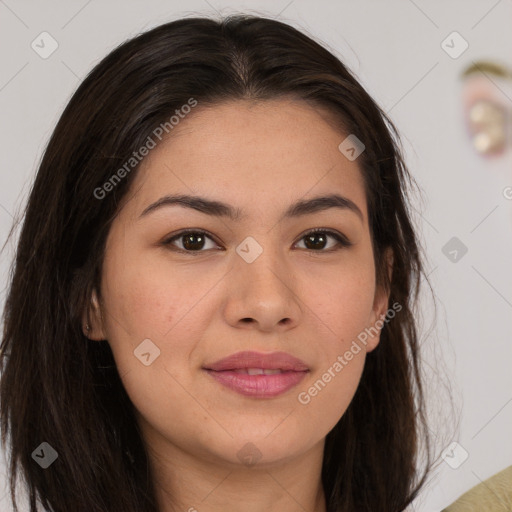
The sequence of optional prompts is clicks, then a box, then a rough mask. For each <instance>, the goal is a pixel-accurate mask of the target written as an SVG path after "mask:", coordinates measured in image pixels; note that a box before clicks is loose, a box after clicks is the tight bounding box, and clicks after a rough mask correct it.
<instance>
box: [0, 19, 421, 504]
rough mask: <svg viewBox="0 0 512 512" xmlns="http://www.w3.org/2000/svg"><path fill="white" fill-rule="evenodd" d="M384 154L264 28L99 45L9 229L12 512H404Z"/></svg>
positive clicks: (399, 214) (404, 441) (400, 303)
mask: <svg viewBox="0 0 512 512" xmlns="http://www.w3.org/2000/svg"><path fill="white" fill-rule="evenodd" d="M398 144H399V138H398V134H397V132H396V129H395V127H394V126H393V124H392V123H391V121H390V120H389V119H388V118H387V117H386V115H385V113H384V112H383V111H382V110H381V109H380V108H379V107H378V106H377V105H376V104H375V102H374V101H373V100H372V99H371V97H370V96H369V95H368V94H367V93H366V91H365V90H364V89H363V87H362V86H361V85H360V84H359V83H358V82H357V80H356V79H355V78H354V77H353V76H352V74H351V73H350V72H349V71H348V69H347V68H346V67H345V66H344V65H343V64H342V63H341V62H340V61H339V60H338V59H337V58H336V57H335V56H333V55H332V54H331V53H329V52H328V51H327V50H326V49H324V48H323V47H322V46H320V45H319V44H318V43H316V42H314V41H313V40H312V39H310V38H309V37H307V36H306V35H304V34H302V33H300V32H299V31H297V30H296V29H294V28H292V27H290V26H288V25H286V24H284V23H281V22H278V21H275V20H272V19H265V18H259V17H253V16H242V15H241V16H232V17H229V18H227V19H224V20H222V21H221V22H217V21H213V20H210V19H203V18H194V19H183V20H178V21H174V22H171V23H167V24H165V25H161V26H159V27H157V28H155V29H153V30H151V31H149V32H147V33H143V34H141V35H139V36H137V37H135V38H133V39H131V40H129V41H127V42H125V43H124V44H122V45H121V46H119V47H118V48H116V49H115V50H114V51H112V52H111V53H110V54H109V55H107V57H105V58H104V59H103V60H102V61H101V62H100V63H99V64H98V65H97V66H96V67H95V68H94V69H93V70H92V71H91V73H90V74H89V75H88V76H87V78H86V79H85V80H84V82H83V83H82V84H81V85H80V87H79V88H78V90H77V91H76V93H75V94H74V95H73V97H72V98H71V100H70V102H69V104H68V105H67V107H66V109H65V111H64V113H63V114H62V116H61V118H60V120H59V122H58V124H57V126H56V128H55V131H54V133H53V135H52V137H51V140H50V142H49V144H48V146H47V148H46V151H45V154H44V157H43V159H42V162H41V165H40V168H39V171H38V173H37V177H36V180H35V183H34V187H33V189H32V192H31V195H30V198H29V201H28V205H27V209H26V212H25V220H24V225H23V229H22V232H21V235H20V239H19V245H18V250H17V255H16V261H15V266H14V268H13V273H12V281H11V282H10V288H9V293H8V297H7V300H6V307H5V330H4V335H3V340H2V344H1V349H2V368H3V373H2V381H1V389H0V399H1V418H2V430H3V442H4V444H5V443H6V436H7V433H10V441H11V447H10V450H11V452H10V454H11V458H12V460H11V465H10V476H11V493H12V494H13V493H14V486H15V478H14V475H15V473H16V468H17V466H20V467H21V471H22V473H23V475H24V477H25V478H26V481H27V484H28V490H29V493H30V494H29V496H30V507H31V508H30V510H31V512H34V511H35V510H36V508H35V507H36V499H38V498H39V499H40V501H41V503H42V504H43V506H44V507H52V510H55V511H58V512H60V511H69V510H74V511H82V510H83V511H87V512H96V511H98V512H99V511H101V512H107V511H108V512H116V511H123V512H127V511H134V512H135V511H138V512H141V511H144V512H146V511H147V512H149V511H160V512H170V511H175V510H176V511H177V510H190V511H192V510H198V511H206V510H208V511H216V510H223V511H225V510H245V511H263V510H265V511H273V510H277V509H279V510H287V511H295V510H314V511H358V512H362V511H372V512H373V511H376V510H379V511H381V512H384V511H393V512H397V511H401V510H404V509H405V508H406V507H407V506H408V504H410V503H411V501H412V500H413V499H414V497H415V496H416V495H417V493H418V491H419V489H420V488H421V486H422V485H423V483H424V481H425V478H426V473H427V469H428V467H429V465H430V460H431V459H430V457H429V439H428V436H427V433H426V432H427V431H426V425H425V418H424V405H423V391H422V383H421V379H420V366H419V355H418V350H419V347H418V337H417V327H416V323H415V318H414V314H413V311H414V307H415V304H416V300H417V295H418V291H419V285H420V279H421V276H422V272H423V270H422V268H423V266H422V256H421V253H420V248H419V244H418V241H417V237H416V234H415V232H414V230H413V227H412V223H411V219H410V215H409V209H408V203H407V187H408V186H409V185H411V184H412V183H413V180H412V178H411V176H410V175H409V173H408V171H407V169H406V167H405V165H404V162H403V158H402V155H401V151H400V149H399V145H398ZM423 449H426V452H425V453H424V452H423V451H422V450H423ZM13 499H14V497H13Z"/></svg>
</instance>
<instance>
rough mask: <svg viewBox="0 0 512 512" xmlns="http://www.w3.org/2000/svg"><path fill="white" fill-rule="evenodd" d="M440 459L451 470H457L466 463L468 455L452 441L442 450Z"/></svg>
mask: <svg viewBox="0 0 512 512" xmlns="http://www.w3.org/2000/svg"><path fill="white" fill-rule="evenodd" d="M441 457H442V459H443V460H444V461H445V462H446V464H448V466H450V467H451V468H452V469H457V468H459V467H460V466H462V464H464V462H466V460H467V458H468V457H469V453H468V452H467V451H466V450H465V449H464V448H463V447H462V446H461V445H460V444H459V443H457V441H453V443H451V444H450V445H449V446H448V447H447V448H445V449H444V450H443V453H441Z"/></svg>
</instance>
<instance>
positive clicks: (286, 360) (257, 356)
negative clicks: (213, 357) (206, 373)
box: [203, 351, 309, 372]
mask: <svg viewBox="0 0 512 512" xmlns="http://www.w3.org/2000/svg"><path fill="white" fill-rule="evenodd" d="M203 368H205V369H206V370H214V371H217V372H222V371H224V370H237V369H243V368H263V369H264V370H277V369H279V370H283V371H293V372H303V371H308V370H309V368H308V366H307V364H306V363H305V362H304V361H301V360H300V359H298V358H296V357H293V356H292V355H290V354H287V353H286V352H271V353H270V354H264V353H263V352H250V351H245V352H236V353H235V354H231V355H230V356H228V357H225V358H224V359H220V360H219V361H216V362H215V363H211V364H205V365H204V367H203Z"/></svg>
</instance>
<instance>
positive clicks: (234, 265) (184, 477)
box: [84, 99, 388, 512]
mask: <svg viewBox="0 0 512 512" xmlns="http://www.w3.org/2000/svg"><path fill="white" fill-rule="evenodd" d="M171 135H172V137H171V136H170V137H168V138H167V139H164V140H163V141H162V142H160V143H159V144H158V145H157V147H156V148H155V149H153V150H152V151H151V152H150V154H149V155H148V156H147V157H146V158H145V159H144V161H143V162H142V167H141V168H140V169H139V172H138V174H137V176H136V179H135V181H134V183H133V186H132V189H131V190H132V193H131V194H130V195H129V198H128V200H127V201H125V203H124V204H123V207H122V209H121V212H120V214H119V216H118V217H117V218H116V219H115V220H114V222H113V224H112V227H111V231H110V233H109V236H108V240H107V249H106V255H105V260H104V266H103V274H102V283H101V294H100V296H101V300H98V295H97V294H94V296H93V300H92V308H91V311H92V312H91V315H92V321H91V330H90V331H89V332H88V333H87V335H88V337H89V338H91V339H94V340H105V339H106V340H108V343H109V344H110V346H111V348H112V351H113V354H114V358H115V361H116V364H117V366H118V368H119V373H120V375H121V377H122V380H123V384H124V386H125V388H126V390H127V393H128V395H129V397H130V399H131V400H132V402H133V403H134V405H135V408H136V410H137V421H138V423H139V425H140V427H141V430H142V433H143V438H144V441H145V443H146V445H147V448H148V452H149V456H150V462H151V465H152V469H153V470H154V476H155V479H156V485H157V492H158V499H159V502H160V507H161V510H162V511H163V512H170V511H172V510H189V511H190V512H192V511H193V510H197V511H199V512H206V511H221V510H222V511H223V512H225V511H235V510H239V509H240V504H241V503H243V508H244V510H245V511H247V512H257V511H258V512H263V511H265V512H269V511H270V512H272V511H277V510H279V511H280V512H282V511H290V512H295V511H301V512H303V511H304V510H308V511H315V512H323V511H325V510H326V507H325V496H324V492H323V489H322V485H321V479H320V475H321V467H322V457H323V447H324V441H325V436H326V435H327V433H328V432H329V431H330V430H331V429H332V428H333V427H334V426H335V425H336V423H337V422H338V420H339V419H340V418H341V416H342V415H343V413H344V412H345V410H346V409H347V407H348V405H349V403H350V401H351V400H352V397H353V395H354V393H355V391H356V389H357V386H358V383H359V380H360V376H361V372H362V369H363V366H364V360H365V355H366V352H367V351H371V350H373V349H374V348H375V347H376V346H377V344H378V341H379V335H376V336H373V337H370V338H369V339H368V341H367V345H366V347H365V346H364V345H362V347H363V350H361V351H360V352H359V353H358V354H357V355H354V357H353V359H352V360H351V361H350V362H349V363H348V364H347V365H346V366H345V367H344V368H343V370H342V371H341V372H339V373H337V374H336V377H335V378H333V379H332V380H331V381H330V382H329V383H328V384H327V385H326V386H325V387H324V388H323V389H322V390H321V391H320V392H319V393H318V394H317V395H316V396H315V397H312V398H311V401H310V402H309V403H308V404H306V405H304V404H301V403H299V401H298V398H297V397H298V394H299V393H300V392H302V391H305V390H306V391H307V390H308V388H309V387H311V386H312V384H313V383H314V382H315V381H317V380H318V379H319V378H321V376H322V374H324V373H325V372H326V371H327V369H328V368H329V367H332V365H333V363H334V362H335V361H336V360H337V357H338V356H340V355H343V354H344V353H345V352H346V351H347V350H348V349H349V348H350V346H351V343H352V342H353V341H354V340H355V339H356V337H357V335H358V334H359V333H361V332H362V331H364V329H365V328H369V327H371V326H373V325H374V324H375V322H376V321H377V320H378V319H379V318H381V315H383V314H385V313H386V311H387V309H388V295H387V294H386V293H385V292H384V291H383V290H380V289H377V288H376V283H375V267H374V261H373V253H372V243H371V237H370V232H369V226H368V212H367V204H366V197H365V192H364V184H363V178H362V175H361V172H360V169H359V168H358V165H357V160H355V161H349V160H348V159H347V158H345V156H344V155H343V154H342V153H341V152H340V151H339V150H338V145H339V144H340V142H341V141H343V140H344V138H345V135H344V134H342V133H340V132H339V130H337V129H336V128H335V126H334V124H333V123H330V122H328V116H327V113H326V112H324V111H322V110H319V109H314V108H312V107H311V106H310V105H308V104H306V103H304V102H301V101H297V100H288V99H279V100H269V101H265V102H260V103H254V102H249V101H246V100H243V101H241V100H240V101H232V102H228V103H223V104H220V105H215V106H213V107H208V108H206V107H203V108H201V105H200V104H199V105H198V106H197V107H196V109H195V110H194V112H193V113H191V114H190V115H189V116H187V117H186V118H185V119H184V120H181V121H180V124H179V125H177V126H176V127H175V128H174V130H173V131H172V132H171ZM170 193H173V194H175V193H183V194H194V195H200V196H204V197H207V198H209V199H216V200H218V201H222V202H225V203H228V204H231V205H233V206H234V207H239V208H240V209H241V210H243V214H244V215H245V216H244V217H243V218H241V219H240V220H239V221H232V220H230V219H228V218H218V217H213V216H209V215H206V214H204V213H201V212H199V211H197V210H193V209H188V208H184V207H182V206H176V205H174V206H168V207H163V208H161V209H158V210H156V211H154V212H152V213H150V214H148V215H147V216H144V217H142V218H139V216H140V214H141V212H142V211H143V210H144V209H145V208H146V207H147V206H148V205H150V204H151V203H153V202H154V201H156V200H158V199H159V198H160V197H162V196H164V195H165V194H170ZM332 193H338V194H340V195H343V196H345V197H347V198H349V199H351V200H352V201H353V202H354V203H355V204H356V205H357V206H358V207H359V209H360V210H361V212H362V219H361V218H360V217H359V216H358V215H357V214H355V213H354V212H352V211H351V210H349V209H339V208H330V209H327V210H325V211H321V212H316V213H313V214H308V215H305V216H301V217H296V218H292V219H286V220H280V217H281V215H282V213H283V212H284V210H285V209H286V208H287V207H288V206H289V205H290V204H291V203H293V202H295V201H297V200H299V199H309V198H312V197H316V196H324V195H328V194H332ZM185 228H187V229H188V228H195V229H203V230H206V231H208V232H210V233H211V234H212V235H213V237H215V238H213V237H212V238H211V239H209V238H206V239H205V242H204V246H203V247H202V248H200V249H199V250H197V249H196V251H195V252H194V253H192V254H191V252H192V251H193V250H194V249H192V251H190V250H189V252H188V253H180V252H179V248H183V247H184V246H183V245H182V244H183V243H185V242H184V240H183V238H182V237H178V238H177V239H175V240H174V242H173V245H168V246H165V245H164V244H163V241H165V240H167V239H169V238H170V237H171V236H172V235H173V234H174V233H177V232H178V231H180V230H182V229H185ZM313 228H326V229H330V230H333V231H337V232H339V233H341V234H344V235H345V236H346V237H347V238H348V239H349V240H350V241H351V242H352V244H353V245H352V246H350V247H342V246H338V243H337V241H336V240H335V239H334V238H332V237H330V236H329V238H327V239H326V242H325V244H324V245H323V246H322V245H321V243H318V242H317V246H316V247H318V248H315V246H314V247H313V249H308V248H307V247H308V246H306V241H305V239H304V235H305V233H306V232H307V231H308V230H310V229H313ZM247 236H251V237H253V238H254V239H255V240H256V241H257V242H258V243H259V245H260V246H261V247H262V248H263V252H262V254H260V256H259V257H258V258H257V259H256V260H255V261H254V262H252V263H247V262H246V261H245V260H244V259H242V258H241V257H240V256H239V255H238V254H237V252H236V251H235V249H236V247H237V246H238V245H239V244H240V242H242V240H244V239H245V238H246V237H247ZM173 247H174V248H175V251H173V250H172V248H173ZM332 248H334V249H336V248H337V250H329V249H332ZM198 251H202V252H198ZM84 318H85V317H84ZM247 319H250V320H247ZM284 319H287V320H284ZM84 324H85V321H84ZM147 338H149V339H151V340H152V342H153V343H154V344H155V345H156V346H157V347H158V348H159V350H160V356H159V357H157V358H156V359H155V360H154V362H152V363H151V364H150V365H149V366H145V365H143V364H142V363H141V361H140V360H139V359H138V358H137V357H134V350H135V349H136V348H137V346H138V345H139V344H140V343H141V342H142V340H144V339H147ZM240 350H255V351H260V352H265V353H268V352H273V351H284V352H288V353H290V354H292V355H294V356H296V357H298V358H300V359H302V360H303V361H304V362H306V363H307V365H308V366H309V368H310V372H309V373H308V374H307V375H306V378H305V379H304V380H303V381H302V382H301V383H300V384H299V385H298V386H296V387H295V388H293V389H291V390H289V391H287V392H285V393H284V394H282V395H279V396H277V397H274V398H263V399H262V398H254V397H247V396H244V395H241V394H238V393H236V392H235V391H233V390H231V389H228V388H226V387H224V386H222V385H220V384H219V383H217V381H215V380H214V379H213V378H212V377H211V376H210V375H208V374H207V373H206V372H205V371H204V370H203V369H202V366H203V365H204V364H205V363H211V362H214V361H217V360H218V359H221V358H223V357H225V356H227V355H230V354H232V353H234V352H237V351H240ZM248 442H251V443H252V444H253V445H254V446H255V447H256V448H257V450H258V451H259V453H260V454H261V458H260V459H259V460H258V462H257V463H256V464H254V465H250V466H249V465H247V464H244V463H243V462H242V461H241V460H240V459H239V458H238V457H237V453H238V451H239V450H240V449H241V448H242V447H244V445H246V444H247V443H248ZM173 506H175V508H173Z"/></svg>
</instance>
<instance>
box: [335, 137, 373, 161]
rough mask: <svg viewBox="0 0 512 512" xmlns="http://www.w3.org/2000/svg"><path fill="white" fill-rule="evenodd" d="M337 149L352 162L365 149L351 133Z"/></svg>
mask: <svg viewBox="0 0 512 512" xmlns="http://www.w3.org/2000/svg"><path fill="white" fill-rule="evenodd" d="M338 149H339V150H340V151H341V152H342V153H343V154H344V155H345V157H346V158H347V159H348V160H350V161H351V162H353V161H354V160H355V159H356V158H357V157H358V156H359V155H360V154H361V153H362V152H363V151H364V150H365V149H366V146H365V145H364V144H363V143H362V142H361V141H360V140H359V139H358V138H357V137H356V136H355V135H354V134H353V133H351V134H350V135H349V136H348V137H347V138H346V139H345V140H344V141H343V142H342V143H341V144H340V145H339V146H338Z"/></svg>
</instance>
